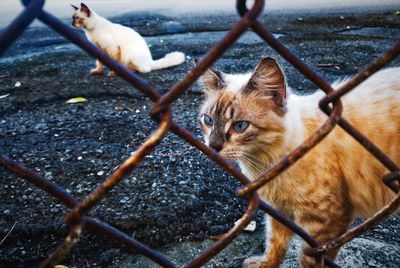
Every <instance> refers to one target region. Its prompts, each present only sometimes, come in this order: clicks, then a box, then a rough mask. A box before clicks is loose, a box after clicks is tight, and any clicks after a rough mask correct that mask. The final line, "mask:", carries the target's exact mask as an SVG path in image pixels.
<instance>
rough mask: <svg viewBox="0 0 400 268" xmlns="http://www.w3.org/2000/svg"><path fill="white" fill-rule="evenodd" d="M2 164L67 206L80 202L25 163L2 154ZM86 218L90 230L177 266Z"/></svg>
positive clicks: (132, 240)
mask: <svg viewBox="0 0 400 268" xmlns="http://www.w3.org/2000/svg"><path fill="white" fill-rule="evenodd" d="M0 164H1V165H2V166H3V167H4V168H6V169H7V170H9V171H11V172H13V173H15V174H17V175H18V176H20V177H21V178H23V179H25V180H27V181H28V182H30V183H32V184H34V185H36V186H37V187H38V188H40V189H42V190H44V191H45V192H47V193H49V194H50V195H52V196H54V197H56V198H57V199H58V200H60V201H61V202H62V203H64V204H65V205H66V206H67V207H69V208H73V207H75V206H77V205H78V204H79V202H78V201H77V200H76V199H75V198H74V197H73V196H72V195H71V194H70V193H68V192H67V191H65V190H64V189H63V188H62V187H60V186H58V185H57V184H55V183H53V182H51V181H49V180H47V179H46V178H44V177H42V176H40V175H39V174H37V173H36V172H34V171H32V170H30V169H28V168H26V167H24V166H23V165H21V164H18V163H17V162H15V161H13V160H11V159H9V158H8V157H6V156H5V155H1V154H0ZM84 220H85V228H88V229H89V230H91V231H95V232H98V233H103V234H105V235H107V236H109V237H111V238H113V239H115V240H116V241H118V242H120V243H122V244H124V245H125V246H127V247H128V248H130V249H133V250H134V251H135V252H139V253H141V254H142V255H144V256H146V257H148V258H149V259H151V260H153V261H154V262H156V263H158V264H160V265H161V266H163V267H175V266H174V265H173V264H172V263H171V262H170V261H169V260H167V259H165V258H164V257H162V256H161V255H159V254H158V253H157V252H155V251H153V250H152V249H150V248H148V247H146V246H145V245H143V244H141V243H139V242H137V241H136V240H134V239H133V238H132V237H130V236H128V235H126V234H125V233H122V232H121V231H119V230H117V229H115V228H114V227H112V226H110V225H108V224H106V223H104V222H101V221H99V220H97V219H93V218H90V217H84Z"/></svg>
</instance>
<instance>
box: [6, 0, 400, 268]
mask: <svg viewBox="0 0 400 268" xmlns="http://www.w3.org/2000/svg"><path fill="white" fill-rule="evenodd" d="M44 2H45V1H44V0H23V3H24V5H25V6H26V7H25V10H24V11H23V12H22V13H21V14H20V15H19V16H18V17H17V18H16V19H15V20H14V21H13V22H12V23H11V24H10V25H9V26H8V27H7V28H6V29H5V30H4V31H3V32H2V33H1V34H0V40H1V42H0V56H1V55H2V54H3V53H4V52H5V51H6V50H7V48H8V47H9V46H10V45H11V44H12V43H13V42H14V41H15V40H16V39H17V38H18V36H20V34H21V33H22V32H23V30H24V29H25V28H26V27H27V26H28V25H29V24H30V23H31V22H32V21H33V20H34V19H35V18H38V19H39V20H41V21H42V22H44V23H45V24H47V25H48V26H50V27H51V28H53V29H55V30H56V31H57V32H58V33H59V34H61V35H63V36H64V37H66V38H67V39H69V40H70V41H71V42H73V43H75V44H77V45H78V46H79V47H81V48H82V49H83V50H85V51H86V52H87V53H88V54H90V55H91V56H93V57H95V58H97V59H99V60H100V61H101V62H103V63H104V64H105V65H106V66H108V67H109V68H111V69H113V70H114V71H116V73H117V74H118V75H120V76H121V77H123V78H124V79H125V80H127V81H128V82H129V83H131V84H132V85H133V86H134V87H135V88H136V89H138V90H140V91H141V92H143V93H144V94H145V95H146V96H147V97H148V98H149V99H150V100H152V101H153V102H155V104H154V105H153V107H152V108H151V110H150V116H151V117H152V118H153V119H154V120H155V121H156V122H158V123H159V126H158V128H157V130H156V131H155V132H154V133H153V134H152V135H151V136H150V137H149V139H148V140H147V141H146V142H144V143H143V145H142V146H140V148H139V149H138V150H137V151H136V152H135V154H134V155H133V156H131V157H129V158H128V159H127V160H126V161H125V162H124V163H123V164H122V165H121V166H120V167H119V168H118V169H117V170H116V171H115V172H114V173H113V174H112V175H110V176H109V177H108V178H107V179H106V180H105V181H104V182H103V184H101V185H100V186H99V187H98V188H96V189H95V190H94V191H93V192H92V193H91V194H90V195H88V196H87V197H86V199H84V200H83V201H82V202H80V203H79V202H78V201H77V200H76V199H74V198H73V197H72V196H71V195H70V194H69V193H67V192H66V191H65V190H64V189H62V188H61V187H59V186H57V185H56V184H54V183H52V182H50V181H48V180H46V179H45V178H44V177H42V176H40V175H39V174H37V173H35V172H33V171H31V170H29V169H28V168H26V167H24V166H22V165H20V164H18V163H16V162H15V161H13V160H11V159H9V158H8V157H7V156H5V155H4V154H2V153H1V152H0V164H1V165H2V166H3V167H4V168H6V169H7V170H9V171H11V172H13V173H15V174H17V175H18V176H20V177H22V178H24V179H26V180H27V181H29V182H31V183H33V184H34V185H36V186H37V187H39V188H41V189H43V190H45V191H46V192H48V193H49V194H51V195H52V196H54V197H56V198H58V199H59V200H60V201H61V202H62V203H64V204H65V205H66V206H67V207H69V208H71V211H70V212H69V214H68V215H67V216H66V218H65V222H66V223H68V224H70V225H71V230H70V233H69V234H68V236H67V237H66V238H65V240H64V242H63V243H62V244H60V245H59V247H58V248H57V249H56V250H55V251H54V252H53V253H52V254H51V255H50V256H49V257H48V258H47V259H46V260H45V262H44V263H42V267H51V266H52V265H54V264H56V263H57V262H59V261H60V260H62V259H63V258H64V256H65V255H66V254H68V252H69V251H70V250H71V248H72V247H73V246H74V245H75V243H77V242H78V240H79V237H80V234H81V231H82V230H83V229H89V230H92V231H95V232H98V233H102V234H104V235H107V236H109V237H112V238H113V239H115V240H116V241H119V242H121V243H123V244H124V245H126V246H127V247H128V248H131V249H133V250H135V251H137V252H139V253H141V254H143V255H144V256H146V257H148V258H149V259H151V260H152V261H154V262H156V263H158V264H160V265H161V266H163V267H175V266H174V265H173V264H172V262H170V261H169V260H167V259H166V258H164V257H162V256H160V255H159V254H158V253H157V252H155V251H153V250H152V249H149V248H148V247H146V246H145V245H143V244H141V243H139V242H137V241H136V240H134V239H133V238H132V237H129V236H128V235H126V234H124V233H122V232H120V231H119V230H117V229H115V228H113V227H111V226H109V225H108V224H106V223H103V222H101V221H99V220H96V219H93V218H90V217H87V216H85V215H86V213H88V212H89V210H90V209H91V208H93V207H94V206H95V205H96V204H97V202H98V201H100V200H101V199H102V198H104V196H105V195H106V194H107V193H108V192H109V191H110V190H111V189H112V188H113V187H114V186H115V185H117V184H118V183H119V182H120V181H121V180H122V179H123V178H124V177H126V176H127V175H128V174H129V173H130V172H132V171H133V169H134V168H135V167H136V166H137V165H139V164H140V162H141V161H142V160H143V158H144V157H145V156H146V155H148V154H149V153H150V152H151V151H152V150H153V149H154V148H155V147H156V146H157V145H158V144H159V142H160V141H161V140H162V139H163V138H164V136H165V135H166V134H167V132H168V131H172V132H173V133H175V134H176V135H178V136H179V137H181V138H182V139H183V140H185V141H186V142H188V143H189V144H191V145H192V146H194V147H196V148H197V149H198V150H200V151H201V152H203V153H204V154H205V155H207V156H208V157H209V158H210V159H212V160H213V161H215V162H216V163H217V164H218V165H220V166H221V167H222V168H223V169H224V170H225V171H227V172H228V173H229V174H231V175H232V176H234V177H235V178H236V179H237V180H239V181H240V183H241V184H243V185H244V187H243V188H241V189H239V190H238V195H239V196H240V197H242V198H245V199H247V200H249V206H248V208H247V211H246V213H245V214H244V215H243V216H242V218H241V219H240V223H239V224H238V225H237V226H235V227H233V228H232V229H231V230H230V231H229V232H228V233H227V234H225V235H224V236H223V237H222V239H220V240H219V241H218V242H216V243H215V244H214V245H213V246H211V247H210V248H209V249H207V250H206V251H205V252H203V254H201V255H200V256H199V257H197V258H195V259H194V260H193V261H192V262H190V263H189V264H187V265H186V267H199V266H201V265H203V264H205V263H206V262H207V261H209V260H210V259H211V258H212V257H214V256H215V255H216V254H218V253H219V252H220V251H221V250H222V249H224V248H225V247H226V246H227V245H229V244H230V243H231V241H232V240H233V239H234V238H235V237H236V236H237V235H238V234H239V233H240V232H241V231H242V230H243V229H244V228H245V226H246V225H247V224H248V222H249V221H250V220H251V219H253V218H254V216H255V214H256V212H257V210H258V209H262V210H263V211H265V212H266V213H268V214H269V215H270V216H272V217H274V218H275V219H276V220H277V221H279V222H280V223H282V224H283V225H285V226H286V227H288V228H290V229H291V230H292V231H293V232H294V233H296V234H298V235H299V236H300V237H301V238H302V239H303V240H304V241H305V242H306V243H308V245H309V248H308V249H307V250H306V254H307V255H309V256H313V257H315V258H318V259H321V257H322V256H323V255H324V254H325V253H327V252H328V251H329V250H332V249H335V248H338V247H340V246H341V245H342V244H344V243H346V242H348V241H350V240H351V239H353V238H354V237H356V236H358V235H359V234H360V233H362V232H364V231H365V230H367V229H369V228H371V227H372V226H373V225H375V224H377V223H379V222H380V221H382V220H383V219H384V218H385V217H387V216H388V215H389V214H390V213H392V212H393V211H394V210H395V209H396V208H397V207H398V206H399V204H400V192H399V184H398V181H399V177H400V175H399V174H400V171H399V170H400V169H399V167H398V166H397V165H396V163H394V162H393V161H392V160H391V159H390V158H388V157H387V156H386V155H385V154H384V153H383V152H382V151H380V150H379V148H377V147H376V146H375V145H374V144H373V143H372V142H371V141H369V140H368V139H367V138H366V137H365V136H364V135H363V134H362V133H360V132H359V131H358V130H357V129H355V128H354V127H353V126H352V125H351V124H350V123H348V122H347V121H346V120H345V119H344V118H342V117H341V113H342V109H343V107H342V104H341V102H340V97H342V96H343V95H344V94H346V93H348V92H349V91H350V90H352V89H353V88H354V87H355V86H357V85H358V84H360V83H362V81H364V80H365V79H366V78H368V77H369V76H371V75H372V74H373V73H374V72H376V71H378V70H379V69H380V68H381V67H383V66H385V65H386V64H387V63H388V62H390V61H391V60H392V59H393V58H394V57H396V56H397V55H398V54H400V42H398V43H397V44H396V45H395V46H394V47H393V48H392V49H390V50H389V51H387V52H386V53H385V54H383V55H382V56H381V57H379V58H378V59H377V60H376V61H375V62H374V63H372V64H371V65H370V66H368V67H367V68H366V69H364V70H362V71H361V72H360V73H359V74H358V75H356V76H355V77H354V78H353V79H351V80H350V81H349V82H348V83H346V84H345V85H344V86H342V87H341V88H340V89H338V90H336V91H335V90H333V89H332V88H331V86H330V85H329V84H328V83H327V82H326V81H325V80H323V79H322V78H321V77H319V76H318V75H317V74H316V73H315V72H314V71H313V70H312V69H311V68H309V67H308V66H307V65H306V64H304V63H303V62H302V61H301V60H300V59H298V58H297V57H296V56H295V55H294V54H293V53H291V52H290V51H289V50H288V49H287V48H286V47H285V46H284V45H283V44H282V43H281V42H280V41H279V40H277V39H276V38H274V37H273V35H272V34H271V33H270V32H269V31H268V30H267V29H265V28H264V26H263V25H262V24H260V23H259V22H258V21H257V17H258V16H259V15H260V13H261V12H262V10H263V7H264V1H263V0H256V1H255V3H254V5H253V7H252V8H251V9H250V10H248V9H247V7H246V1H245V0H237V2H236V6H237V9H238V12H239V14H240V15H241V16H242V18H241V19H240V20H239V22H238V23H237V24H236V25H235V26H234V27H233V28H232V29H231V30H230V31H229V32H228V33H227V34H226V36H225V37H224V38H223V39H222V40H221V41H219V42H218V43H217V44H216V45H214V46H213V47H212V48H211V49H210V50H209V52H208V53H207V54H206V55H205V56H204V58H203V59H202V60H201V61H200V62H199V63H198V65H196V66H195V67H194V68H193V69H192V70H190V71H189V72H188V73H187V74H186V76H185V77H184V78H183V79H182V80H181V81H179V82H178V83H177V84H176V85H174V86H173V88H172V89H171V90H170V91H169V92H168V93H166V94H165V95H163V96H162V95H161V94H160V93H159V92H158V91H157V90H155V89H154V88H153V87H152V86H150V85H149V84H148V83H147V82H146V81H144V80H143V79H141V78H140V77H139V76H138V75H136V74H134V73H132V72H131V71H130V70H129V69H127V68H126V67H125V66H123V65H122V64H120V63H118V62H116V61H114V60H113V59H112V58H111V57H110V56H109V55H108V54H107V53H105V52H103V51H101V50H100V49H99V48H97V47H96V46H94V45H93V44H91V43H90V42H88V41H87V40H86V39H84V38H83V37H82V36H81V35H79V34H76V33H75V32H74V31H71V28H70V27H69V26H67V25H65V24H64V23H62V22H61V21H59V20H58V19H57V18H55V17H54V16H52V15H51V14H48V13H47V12H45V11H44V10H42V7H43V5H44ZM249 28H251V29H253V30H254V32H256V33H257V34H258V35H259V36H260V37H261V38H262V39H264V41H265V42H266V43H268V44H269V45H270V46H271V47H272V48H273V49H275V50H276V51H277V52H278V53H279V54H281V55H282V57H283V58H284V59H286V60H287V61H288V62H289V63H291V64H292V65H293V66H294V67H296V68H297V69H298V70H299V71H300V72H301V73H302V74H303V75H305V76H306V77H307V78H308V79H309V80H310V81H312V82H313V83H314V84H315V85H316V86H317V87H318V88H320V89H322V90H323V91H324V92H325V93H326V96H325V97H324V98H323V99H322V100H321V101H320V103H319V106H320V108H321V110H323V111H324V112H325V113H326V114H327V115H328V116H329V118H328V119H327V121H326V122H325V123H324V124H323V125H322V126H321V127H320V128H319V129H318V130H317V131H316V132H315V133H314V134H313V135H312V136H310V137H309V138H307V139H306V141H304V143H303V144H301V145H299V146H298V147H297V148H296V149H295V150H294V151H293V152H291V153H290V154H289V155H287V156H286V157H285V158H283V159H282V160H281V161H280V162H278V163H277V164H276V165H275V166H274V167H272V168H271V169H270V170H269V171H267V172H266V173H265V174H264V175H262V176H261V177H259V178H258V179H257V180H255V181H253V182H250V181H249V180H248V178H247V177H246V176H245V175H243V174H242V173H241V172H240V171H239V170H238V169H236V168H235V167H234V166H233V165H232V164H231V163H230V162H228V161H227V160H225V159H224V158H223V157H222V156H220V155H219V154H218V153H217V152H215V151H214V150H212V149H211V148H209V147H208V146H206V145H205V144H204V143H203V142H201V141H200V140H199V139H197V138H195V137H194V136H193V135H192V134H191V133H190V132H189V131H187V130H185V129H184V128H182V127H181V126H179V125H178V124H176V123H175V122H174V121H173V119H172V114H171V111H170V110H169V106H170V105H171V104H172V103H173V102H174V101H175V100H177V99H178V98H179V97H180V96H181V95H182V94H183V93H184V92H185V91H186V90H187V89H188V88H189V87H190V86H191V85H192V84H193V83H194V82H195V81H196V79H198V78H199V77H200V75H201V74H202V73H203V72H204V71H205V70H206V69H207V68H209V67H210V66H211V65H212V64H213V63H214V62H215V61H216V60H217V59H218V58H219V57H220V56H221V55H222V54H223V53H224V52H225V51H226V50H227V49H228V48H229V47H230V46H232V45H233V44H234V42H235V41H236V40H237V39H238V38H239V37H240V36H241V35H242V34H243V33H244V32H245V31H246V30H248V29H249ZM337 124H338V125H339V126H340V127H342V128H343V129H344V130H345V131H347V132H348V133H349V134H350V135H351V136H353V137H354V138H355V139H356V140H357V141H358V142H359V143H360V144H361V145H363V146H364V147H365V148H366V149H367V150H368V151H369V152H370V153H371V154H373V155H374V156H375V157H376V158H377V159H378V160H379V161H380V162H381V163H382V164H383V165H384V166H385V167H386V168H387V169H388V170H389V171H390V173H388V174H387V175H385V176H384V177H383V178H382V179H383V181H384V182H385V183H386V184H387V185H388V187H390V189H392V190H393V191H394V192H396V193H397V195H396V196H395V198H394V199H393V200H392V201H391V202H390V203H389V204H388V205H386V206H385V207H384V208H382V209H381V210H380V211H379V212H377V213H376V214H375V215H374V216H372V217H371V218H369V219H367V220H366V221H365V222H363V223H362V224H360V225H358V226H356V227H355V228H353V229H352V230H349V231H348V232H346V233H345V234H343V235H342V236H340V237H338V238H336V239H334V240H333V241H330V242H328V243H326V244H325V245H319V244H318V243H317V242H316V241H315V240H314V239H313V238H312V237H311V236H310V235H309V234H308V233H306V232H305V231H304V230H303V229H302V228H301V227H299V226H298V225H297V224H295V223H294V222H292V221H290V220H289V219H288V218H286V217H285V216H283V215H282V214H281V213H280V212H279V211H276V210H275V209H273V208H272V207H271V206H269V205H268V204H267V203H265V202H264V201H260V200H259V198H258V195H257V192H256V191H257V190H258V189H259V188H260V187H262V186H264V185H265V184H266V183H268V182H269V181H271V180H272V179H274V178H276V177H277V176H278V175H279V174H280V173H282V172H284V170H285V169H287V168H289V167H290V166H291V165H293V164H294V163H295V162H296V161H297V160H299V159H300V158H301V157H302V156H304V154H306V153H307V152H308V151H309V150H310V149H311V148H313V147H314V146H316V145H317V144H318V143H319V142H320V141H321V140H323V139H324V137H325V136H326V135H327V134H328V133H329V132H330V131H331V130H332V129H333V128H334V127H335V126H336V125H337ZM321 261H322V263H325V264H326V265H328V266H330V267H339V266H338V265H337V264H335V263H334V262H332V261H331V260H329V259H327V258H324V260H322V259H321Z"/></svg>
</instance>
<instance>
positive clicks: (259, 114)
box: [200, 58, 400, 267]
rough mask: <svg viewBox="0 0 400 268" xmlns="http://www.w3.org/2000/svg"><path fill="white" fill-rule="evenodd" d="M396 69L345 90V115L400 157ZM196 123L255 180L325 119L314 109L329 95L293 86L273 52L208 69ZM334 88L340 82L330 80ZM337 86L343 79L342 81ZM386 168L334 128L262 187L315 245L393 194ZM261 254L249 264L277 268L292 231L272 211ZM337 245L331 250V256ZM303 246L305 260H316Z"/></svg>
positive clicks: (397, 159) (207, 138)
mask: <svg viewBox="0 0 400 268" xmlns="http://www.w3.org/2000/svg"><path fill="white" fill-rule="evenodd" d="M399 74H400V68H391V69H386V70H383V71H380V72H378V73H377V74H375V75H373V76H372V77H370V78H369V79H367V80H366V81H364V82H363V83H362V84H361V85H359V86H358V87H356V88H355V89H354V90H353V91H351V92H350V93H348V94H347V95H345V96H344V97H342V102H343V106H344V112H343V117H344V118H345V119H346V120H348V121H349V122H350V123H351V124H353V125H354V126H355V127H356V128H357V129H358V130H360V131H361V132H362V133H364V134H365V135H366V136H367V137H368V138H369V139H370V140H371V141H372V142H373V143H375V144H376V145H377V146H378V147H379V148H380V149H381V150H382V151H383V152H384V153H385V154H387V155H388V156H389V157H391V159H393V160H394V161H395V162H396V163H397V164H400V75H399ZM202 79H203V82H204V92H205V100H204V102H203V104H202V106H201V109H200V124H201V127H202V129H203V132H204V138H205V143H206V144H207V145H208V146H210V147H211V148H213V149H215V150H216V151H218V152H219V153H220V154H221V155H222V156H224V157H225V158H227V159H228V160H230V161H234V162H237V163H238V164H239V166H240V168H241V170H242V172H243V173H244V174H245V175H246V176H248V177H249V179H251V180H254V179H256V178H257V177H259V176H260V175H262V174H263V173H265V172H266V171H267V170H268V169H269V168H271V167H272V165H273V164H275V163H276V162H277V161H278V160H280V159H281V158H283V157H284V156H286V155H287V154H288V153H290V152H291V151H292V150H294V149H295V148H296V147H297V146H298V145H300V144H301V143H302V142H303V141H304V140H305V139H306V138H307V137H309V136H310V135H311V134H313V133H314V132H315V131H316V130H317V129H318V128H319V127H320V126H321V125H322V124H323V122H325V121H326V120H327V116H326V115H325V114H324V113H323V112H322V111H320V109H319V108H318V101H319V100H320V99H321V98H322V97H323V96H324V94H323V93H322V92H316V93H314V94H312V95H308V96H298V95H294V94H290V92H288V90H287V86H286V81H285V76H284V74H283V72H282V70H281V68H280V66H279V65H278V63H277V62H276V61H275V60H274V59H272V58H264V59H263V60H261V61H260V63H259V64H258V66H257V67H256V69H255V71H254V72H253V73H250V74H245V75H229V74H225V73H222V72H219V71H213V70H211V69H209V70H207V71H206V72H205V73H204V75H203V77H202ZM334 87H335V85H334ZM336 87H337V85H336ZM387 172H388V171H387V170H386V169H385V167H384V166H383V165H382V164H380V163H379V162H378V161H377V160H376V159H375V158H374V157H373V156H372V155H371V154H370V153H369V152H367V151H366V150H365V149H364V148H363V147H362V146H361V145H360V144H359V143H357V141H355V140H354V139H353V138H352V137H351V136H350V135H348V134H347V133H346V132H345V131H344V130H342V129H341V128H340V127H335V128H334V130H333V131H332V132H331V133H329V135H328V136H327V137H326V138H325V139H324V140H323V141H321V142H320V143H319V144H318V145H317V146H316V147H315V148H313V149H312V150H311V151H309V152H308V153H307V154H306V155H305V156H304V157H303V158H301V159H300V160H299V161H298V162H297V163H296V164H294V165H293V166H291V167H290V168H289V169H288V170H286V171H285V172H284V173H283V174H281V175H280V176H278V177H277V178H275V179H274V180H272V181H271V182H269V183H267V184H266V185H265V186H264V187H262V188H261V189H260V190H259V191H258V192H259V194H260V197H261V198H262V199H263V200H265V201H267V202H268V203H270V204H271V205H272V206H273V207H275V208H276V209H277V210H279V211H280V212H281V213H283V214H284V215H285V216H286V217H288V218H289V219H291V220H293V221H294V222H296V223H297V224H298V225H300V226H301V227H303V228H304V229H305V230H306V231H307V232H308V233H309V234H310V235H312V236H313V237H314V238H315V239H316V240H317V242H318V243H320V244H323V243H325V242H328V241H330V240H332V239H334V238H336V237H337V236H339V235H340V234H343V233H344V232H345V231H346V230H347V229H348V227H349V225H350V223H351V222H352V220H353V218H354V217H368V216H371V215H372V214H373V213H374V212H376V211H377V210H379V209H380V208H382V207H383V206H384V205H386V204H387V203H388V202H389V201H390V200H391V199H392V198H393V197H394V193H393V192H392V191H391V190H390V189H389V188H388V187H386V186H385V185H384V183H383V182H382V180H381V178H382V176H383V175H384V174H386V173H387ZM266 218H267V220H266V221H267V224H266V226H267V243H266V252H265V255H264V256H260V257H258V256H257V257H251V258H249V259H247V260H246V261H245V263H244V267H279V266H280V264H281V263H282V262H283V260H284V258H285V255H286V251H287V247H288V244H289V242H290V240H291V238H292V236H293V232H292V231H290V230H289V229H287V228H286V227H284V226H282V225H281V224H280V223H278V222H277V221H275V220H274V219H272V218H271V217H269V216H267V217H266ZM337 253H338V250H336V251H333V252H330V253H329V254H328V255H327V257H329V258H331V259H334V258H335V257H336V255H337ZM318 266H319V264H317V263H316V262H315V259H314V258H310V257H307V256H305V254H304V253H303V254H302V257H301V260H300V267H318Z"/></svg>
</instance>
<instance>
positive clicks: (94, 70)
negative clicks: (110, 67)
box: [90, 68, 102, 74]
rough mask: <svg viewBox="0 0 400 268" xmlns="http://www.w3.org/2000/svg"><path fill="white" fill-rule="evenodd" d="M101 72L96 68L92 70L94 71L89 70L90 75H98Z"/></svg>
mask: <svg viewBox="0 0 400 268" xmlns="http://www.w3.org/2000/svg"><path fill="white" fill-rule="evenodd" d="M101 71H102V70H99V69H97V68H94V69H92V70H90V73H91V74H99V73H101Z"/></svg>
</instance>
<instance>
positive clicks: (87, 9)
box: [81, 3, 90, 17]
mask: <svg viewBox="0 0 400 268" xmlns="http://www.w3.org/2000/svg"><path fill="white" fill-rule="evenodd" d="M81 11H82V12H84V13H86V15H87V16H88V17H90V9H89V8H88V7H87V6H86V5H85V4H84V3H81Z"/></svg>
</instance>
